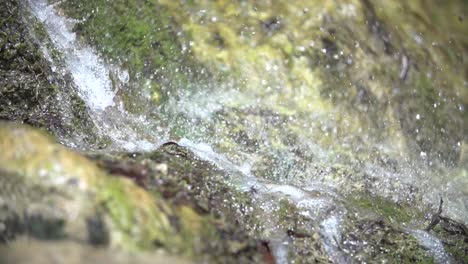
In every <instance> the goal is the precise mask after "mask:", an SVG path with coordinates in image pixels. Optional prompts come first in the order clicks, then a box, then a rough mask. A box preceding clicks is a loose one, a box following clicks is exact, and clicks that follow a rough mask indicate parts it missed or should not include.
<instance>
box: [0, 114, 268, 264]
mask: <svg viewBox="0 0 468 264" xmlns="http://www.w3.org/2000/svg"><path fill="white" fill-rule="evenodd" d="M0 124H1V125H0V147H1V149H4V150H8V151H6V152H4V153H2V155H0V175H1V177H0V190H1V193H0V200H1V201H2V204H1V207H0V209H1V210H0V222H1V223H2V225H3V226H4V228H3V230H2V231H1V233H0V235H1V237H0V238H1V240H2V241H3V242H7V244H10V243H15V242H14V241H15V238H17V237H18V236H20V235H27V236H29V237H35V238H37V239H41V240H40V241H42V240H44V239H46V240H54V241H57V243H59V241H75V242H78V243H80V244H88V245H94V246H110V247H111V248H121V249H123V250H125V251H134V252H141V251H147V252H152V251H154V250H156V249H164V251H165V252H169V253H172V254H181V255H185V256H187V257H192V258H195V259H200V260H206V261H208V260H219V261H228V262H230V261H241V260H242V261H244V260H245V261H247V260H249V262H252V261H253V262H255V261H258V260H259V258H260V255H259V254H260V253H259V252H258V250H257V242H256V241H255V240H253V239H250V238H249V237H247V236H246V234H245V233H244V232H243V231H241V230H238V229H237V228H236V227H235V226H231V225H229V224H226V223H225V222H224V221H223V220H222V219H218V220H217V219H216V218H213V217H212V216H210V215H209V214H206V212H205V213H203V214H201V213H200V212H197V211H196V209H197V206H196V204H194V203H193V201H194V199H193V198H190V199H189V195H191V194H185V195H184V194H183V192H184V191H185V192H187V191H186V190H187V189H186V187H187V185H180V181H181V180H183V178H184V177H193V176H191V175H193V172H194V169H195V171H198V173H203V174H206V172H205V171H204V170H203V169H205V168H198V169H197V168H196V166H194V165H193V164H192V161H190V160H185V161H180V160H179V161H176V162H174V161H172V162H173V163H172V164H171V165H173V166H171V167H169V168H166V169H167V171H166V173H163V172H161V171H160V167H161V165H160V164H161V163H162V162H163V160H162V159H156V158H155V162H153V161H152V160H149V159H148V157H146V158H145V159H142V160H139V161H135V160H134V158H133V155H129V156H127V159H125V158H124V157H125V154H123V155H122V156H121V157H120V158H119V159H120V163H118V161H116V157H118V155H111V156H109V157H108V158H105V157H99V158H98V157H97V156H94V159H97V160H98V161H99V162H98V163H97V164H96V163H94V162H93V161H91V160H89V159H87V158H85V157H83V156H81V155H80V154H78V153H76V152H73V151H71V150H68V149H66V148H65V147H63V146H61V145H58V144H56V143H54V141H53V140H52V139H51V138H50V137H49V136H47V135H46V134H44V133H43V132H41V131H38V130H35V129H33V128H30V127H28V126H24V125H18V124H14V123H5V122H2V123H0ZM158 155H160V154H153V155H150V157H151V156H154V157H158ZM184 159H185V158H184ZM140 161H141V163H140ZM169 161H170V160H165V161H164V162H165V163H167V162H169ZM99 166H100V167H101V168H104V169H105V170H107V171H108V172H106V171H104V170H102V169H101V168H100V167H99ZM116 168H117V169H116ZM133 168H138V169H133ZM187 169H189V170H188V171H187ZM142 170H144V171H146V173H145V174H141V171H142ZM110 172H113V173H114V174H109V173H110ZM191 173H192V174H191ZM134 174H138V177H135V175H134ZM201 176H202V175H200V174H196V177H197V181H198V180H200V184H203V181H201V180H202V179H200V178H199V177H201ZM158 178H159V179H158ZM163 179H165V180H164V181H165V182H167V181H171V182H172V183H173V184H176V186H174V187H172V189H173V192H174V195H172V196H167V197H165V199H161V195H160V193H162V194H164V193H167V191H168V190H170V189H171V187H170V186H168V185H167V183H166V184H165V183H164V182H162V180H163ZM139 180H141V182H140V186H144V187H145V188H146V189H147V190H145V189H143V188H142V187H139V186H138V185H137V183H138V181H139ZM194 209H195V210H194ZM201 241H203V242H201ZM235 245H238V246H235ZM43 246H44V247H45V248H44V249H45V250H47V245H46V244H44V245H43ZM80 247H81V246H80ZM80 247H78V248H77V250H80ZM85 247H87V246H85Z"/></svg>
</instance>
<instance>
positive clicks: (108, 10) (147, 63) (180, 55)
mask: <svg viewBox="0 0 468 264" xmlns="http://www.w3.org/2000/svg"><path fill="white" fill-rule="evenodd" d="M59 6H60V8H62V9H63V10H64V11H65V12H66V14H67V15H68V16H70V17H72V18H75V19H78V20H79V21H80V22H79V23H77V24H76V26H75V31H76V32H77V33H78V34H79V35H80V36H82V37H83V38H84V39H85V40H87V41H88V42H90V43H91V44H93V45H94V46H95V47H97V49H98V50H99V51H100V52H101V53H102V54H103V55H104V56H105V57H106V58H107V59H108V60H110V61H111V62H112V63H115V64H118V65H122V66H123V67H124V68H125V69H127V70H128V71H129V74H130V80H131V82H133V83H134V84H135V87H134V88H135V89H136V90H135V91H132V96H133V97H137V96H138V95H139V94H142V93H143V94H146V93H148V94H150V96H152V97H153V99H155V100H153V103H156V104H157V103H159V100H160V99H162V100H165V99H167V92H168V91H170V90H172V89H175V88H180V87H186V86H187V85H188V83H189V78H190V77H189V75H190V72H192V69H191V65H193V62H191V61H190V58H189V57H188V55H187V54H185V52H184V51H183V50H182V48H181V44H180V43H179V40H178V38H177V36H176V32H177V28H176V27H175V26H174V25H173V22H172V21H171V16H170V14H169V13H168V12H167V11H166V10H165V9H164V8H163V7H162V6H161V5H159V4H158V2H157V1H155V0H151V1H141V0H131V1H123V0H117V1H110V2H109V1H105V0H98V1H84V2H83V1H78V0H72V1H65V2H62V3H61V4H60V5H59ZM193 66H195V65H193ZM184 69H190V70H188V71H186V70H184ZM197 70H199V69H197V68H193V72H197ZM148 82H150V83H152V85H150V87H146V88H144V87H145V86H147V85H146V84H147V83H148ZM153 84H154V85H153ZM156 94H157V95H159V96H158V97H157V98H155V95H156ZM131 105H132V104H131V103H130V104H128V106H129V107H131Z"/></svg>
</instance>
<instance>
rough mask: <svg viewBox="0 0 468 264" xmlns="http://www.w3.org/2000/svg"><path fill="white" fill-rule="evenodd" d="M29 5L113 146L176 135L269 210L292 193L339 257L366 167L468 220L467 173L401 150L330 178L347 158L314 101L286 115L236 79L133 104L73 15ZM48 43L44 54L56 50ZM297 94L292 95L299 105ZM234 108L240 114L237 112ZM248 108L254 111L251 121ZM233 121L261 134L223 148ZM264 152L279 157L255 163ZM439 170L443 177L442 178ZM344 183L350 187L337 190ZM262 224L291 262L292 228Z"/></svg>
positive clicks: (385, 190) (384, 184)
mask: <svg viewBox="0 0 468 264" xmlns="http://www.w3.org/2000/svg"><path fill="white" fill-rule="evenodd" d="M29 5H30V8H31V10H32V12H33V14H34V15H35V16H36V17H37V18H38V19H39V21H41V22H42V23H44V25H45V27H46V30H47V32H48V34H49V36H50V38H51V41H52V43H53V45H54V47H55V48H56V49H57V50H58V51H59V52H60V53H61V54H62V56H63V60H64V64H63V65H58V64H57V62H55V61H53V60H52V59H51V63H52V65H54V67H55V70H56V71H57V72H61V71H63V72H67V73H69V74H71V76H72V77H73V80H74V84H75V86H76V89H77V92H78V93H79V95H80V96H81V97H82V99H83V100H84V101H85V102H86V104H87V106H88V108H89V109H90V115H91V117H92V119H93V122H94V123H95V126H96V128H97V129H98V131H99V133H100V134H101V136H105V137H108V138H110V141H111V142H110V144H109V145H108V148H109V149H120V150H127V151H150V150H154V149H156V148H158V147H159V146H160V145H161V144H162V143H164V142H165V141H167V140H169V139H177V140H178V143H179V144H180V145H181V146H184V147H186V148H188V149H190V150H192V151H193V152H194V153H195V154H196V155H197V156H198V157H200V158H201V159H203V160H206V161H209V162H211V163H213V164H215V165H216V166H217V167H219V168H220V169H222V170H224V171H226V172H227V173H228V174H229V175H231V178H230V179H226V180H227V181H228V182H229V183H230V184H232V185H233V186H234V187H236V188H239V189H240V190H250V189H255V190H256V192H255V194H253V196H254V197H253V198H254V200H255V201H256V203H257V206H258V207H259V208H261V209H262V211H263V212H268V211H274V210H276V209H277V206H278V201H280V200H281V199H287V200H288V201H290V202H292V203H294V204H295V205H296V206H297V207H298V208H299V209H300V211H301V214H302V215H303V216H305V217H307V218H309V219H312V220H313V221H314V222H316V223H320V224H319V226H320V229H321V230H320V234H321V236H322V237H323V239H324V243H325V249H326V251H327V253H328V254H329V255H330V256H331V257H332V258H333V260H334V261H335V262H338V263H341V262H343V261H345V257H344V256H343V255H342V252H341V251H340V250H339V249H338V247H339V246H338V244H337V241H339V240H340V238H341V231H342V230H341V227H342V226H341V221H342V217H343V216H344V215H345V214H346V213H347V210H346V207H345V206H344V201H343V200H344V198H343V196H342V195H343V193H346V191H347V190H349V189H348V188H350V187H349V186H350V185H359V184H361V185H365V184H366V179H367V178H360V176H359V175H361V174H363V172H364V174H365V175H367V177H370V178H372V179H373V182H372V184H370V185H365V187H366V188H368V189H369V191H370V192H371V193H374V194H376V195H379V196H383V197H390V198H391V199H393V200H395V201H405V200H406V201H408V202H411V201H412V200H411V199H412V197H413V196H414V194H412V193H410V191H409V190H412V189H411V186H415V185H417V186H418V187H419V188H420V189H421V190H425V192H424V193H423V194H422V197H423V203H425V204H429V205H431V204H433V203H434V204H437V201H438V198H439V196H443V197H444V199H445V200H446V204H447V207H446V208H444V210H445V212H446V213H447V214H449V215H451V216H454V217H456V218H457V219H468V215H467V213H466V206H467V205H468V202H467V198H468V197H467V196H466V193H465V190H466V188H465V187H466V186H468V184H467V183H466V181H464V180H463V179H461V178H457V179H447V180H440V176H439V175H433V174H431V172H430V171H427V170H425V169H424V168H422V167H420V166H419V165H418V164H417V163H414V162H412V161H408V160H406V159H402V158H400V157H398V158H397V160H398V164H397V165H394V166H389V165H388V164H386V163H384V164H377V163H376V162H375V160H372V159H369V161H368V162H364V163H359V166H357V167H356V171H353V172H356V173H355V174H356V175H354V174H351V175H343V176H342V177H341V178H334V179H331V178H329V177H328V175H330V172H331V171H336V170H338V171H339V169H340V167H339V166H338V165H339V164H340V163H344V162H343V161H342V160H340V158H339V157H338V158H337V157H336V155H335V154H336V153H335V152H334V151H333V149H324V148H323V146H321V145H320V144H316V143H314V142H313V140H311V138H312V139H313V137H309V135H314V133H317V132H316V131H319V132H320V133H330V134H331V135H333V134H337V133H338V132H337V131H336V130H334V129H333V119H332V118H331V117H330V116H329V115H326V114H324V113H316V112H314V106H311V107H310V109H309V111H308V112H307V113H306V114H298V115H294V114H291V115H287V116H286V117H284V116H281V115H278V114H277V113H275V112H274V111H272V112H262V111H257V110H258V109H264V107H265V106H268V105H270V104H272V103H273V104H278V101H277V100H278V99H275V98H274V96H263V97H259V96H257V95H255V94H252V93H246V92H243V91H241V90H239V89H237V88H236V87H235V83H226V84H223V85H219V84H213V85H212V86H213V87H216V88H213V87H208V88H209V89H205V88H206V87H198V88H197V89H181V91H180V92H179V94H178V96H174V98H170V99H169V100H168V101H167V102H165V103H164V104H163V105H161V106H160V107H159V108H158V111H159V112H158V116H159V117H158V119H156V118H150V117H148V116H145V115H136V114H132V113H129V112H128V111H126V110H125V108H124V106H123V104H122V102H121V100H120V98H119V97H118V95H117V88H116V87H114V85H113V82H114V81H113V80H112V79H111V77H110V76H118V79H119V81H120V82H122V83H125V82H127V81H128V74H127V73H126V71H125V70H121V69H119V68H118V67H116V66H113V65H110V64H108V63H107V62H105V61H104V60H103V59H101V58H100V56H99V54H97V53H96V52H95V51H94V50H93V49H91V48H90V47H88V46H86V45H84V44H83V43H82V42H80V40H79V38H78V37H77V36H76V35H75V33H73V32H72V27H73V24H74V21H73V20H70V19H66V18H64V17H62V16H60V15H59V14H58V12H57V11H56V10H55V9H54V6H52V5H48V4H47V0H29ZM43 48H44V53H45V54H46V55H47V53H48V52H50V51H49V50H48V49H47V48H45V47H43ZM194 86H196V85H194ZM299 91H301V89H299ZM294 96H296V97H302V96H304V94H301V93H300V92H298V93H297V94H296V95H294ZM294 98H295V97H294ZM294 98H292V99H291V100H292V103H293V104H294V100H295V99H294ZM275 100H276V101H275ZM226 112H228V114H226ZM229 113H231V116H229ZM236 113H241V114H240V115H239V116H235V115H236ZM245 113H248V114H247V115H245ZM232 115H234V117H232ZM227 116H228V117H229V118H228V117H227ZM246 117H248V118H250V120H245V118H246ZM329 119H331V120H329ZM235 122H238V123H242V124H244V127H245V129H246V131H247V133H248V134H249V136H251V137H255V138H256V139H257V140H256V141H255V142H252V143H246V142H241V143H244V144H235V145H232V144H231V145H229V147H226V144H225V143H226V142H225V141H226V140H225V138H226V137H231V138H235V136H236V135H235V131H233V130H235V126H233V123H235ZM278 126H291V127H296V128H297V129H299V130H303V131H305V132H304V134H303V135H302V134H300V133H299V138H296V139H294V140H293V139H284V138H283V139H278V138H279V137H280V136H278V135H274V133H278V131H280V132H281V130H275V128H276V127H278ZM231 129H232V130H231ZM213 131H214V132H213ZM310 131H313V132H310ZM309 132H310V133H309ZM301 135H302V136H301ZM275 140H282V142H283V146H281V147H280V148H277V147H275V146H276V145H277V142H276V141H275ZM346 140H352V139H347V138H344V139H342V141H340V142H339V144H342V145H344V144H346ZM230 142H231V141H230ZM235 142H238V141H235ZM284 143H286V144H284ZM377 147H378V148H379V150H380V151H381V152H384V153H390V154H389V155H393V154H392V153H394V150H393V149H392V146H391V145H389V144H386V143H385V142H382V143H381V144H380V145H378V146H377ZM298 153H300V154H298ZM393 156H395V155H393ZM265 157H266V159H267V160H274V161H275V162H273V163H271V164H266V165H265V166H263V167H262V166H259V165H258V164H261V162H262V160H263V159H265ZM328 164H334V165H333V166H328ZM336 164H338V165H336ZM351 164H352V162H351ZM353 165H356V164H353ZM359 172H361V173H359ZM260 175H262V176H261V177H260ZM265 175H266V176H265ZM436 177H439V178H437V179H439V180H438V181H437V180H435V178H436ZM340 189H342V190H344V191H337V190H340ZM416 192H418V191H416ZM417 195H421V193H417ZM259 217H260V216H259ZM264 225H265V227H266V228H267V230H270V232H267V233H268V234H270V235H269V237H268V239H269V240H270V241H272V246H273V249H274V253H275V256H276V259H277V260H278V262H280V263H287V262H288V257H287V249H288V244H289V238H288V236H287V235H286V234H284V235H283V234H281V232H279V230H278V223H276V222H275V219H274V218H272V219H271V220H265V223H264ZM409 230H410V231H408V232H410V233H411V234H413V235H414V236H415V237H416V238H417V240H418V241H419V242H420V243H421V245H422V246H424V247H426V248H428V249H429V250H430V252H431V253H432V254H433V255H434V256H435V259H436V261H437V262H439V263H446V262H450V258H449V257H448V256H447V253H445V252H444V249H443V247H442V246H441V243H440V241H438V240H437V238H435V237H433V236H430V235H429V234H428V233H425V232H424V231H421V230H413V229H411V228H410V227H409Z"/></svg>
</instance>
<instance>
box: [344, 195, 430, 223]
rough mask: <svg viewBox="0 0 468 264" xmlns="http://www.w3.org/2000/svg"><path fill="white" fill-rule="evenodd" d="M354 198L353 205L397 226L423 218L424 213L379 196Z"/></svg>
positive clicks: (357, 196)
mask: <svg viewBox="0 0 468 264" xmlns="http://www.w3.org/2000/svg"><path fill="white" fill-rule="evenodd" d="M352 196H354V198H353V199H352V202H351V204H352V205H354V206H357V207H359V208H362V209H364V210H367V211H368V212H371V213H376V214H378V215H380V216H382V217H384V218H386V219H388V220H390V221H391V222H393V223H396V224H400V223H408V222H410V221H411V220H415V219H417V218H422V213H421V212H419V210H417V209H415V208H412V207H410V206H408V205H406V206H405V205H402V204H396V203H394V202H391V201H388V200H387V199H385V198H382V197H379V196H364V195H352Z"/></svg>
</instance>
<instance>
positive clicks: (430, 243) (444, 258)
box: [408, 230, 453, 264]
mask: <svg viewBox="0 0 468 264" xmlns="http://www.w3.org/2000/svg"><path fill="white" fill-rule="evenodd" d="M408 232H409V233H410V234H412V235H413V236H414V237H415V238H416V239H417V240H418V242H419V244H421V246H423V247H425V248H426V249H427V250H428V251H429V253H430V254H431V255H432V256H433V257H434V260H435V262H436V263H438V264H445V263H447V264H449V263H453V260H452V258H451V257H450V256H449V255H448V254H447V252H445V248H444V245H443V244H442V242H440V240H439V239H438V238H437V237H435V236H433V235H431V234H429V233H428V232H426V231H423V230H408Z"/></svg>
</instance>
